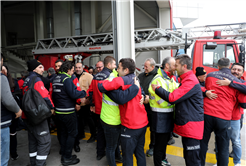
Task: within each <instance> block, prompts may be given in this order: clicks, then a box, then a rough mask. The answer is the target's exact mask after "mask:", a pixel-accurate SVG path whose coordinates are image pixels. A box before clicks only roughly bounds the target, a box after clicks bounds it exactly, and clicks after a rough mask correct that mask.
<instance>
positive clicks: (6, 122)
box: [0, 120, 12, 125]
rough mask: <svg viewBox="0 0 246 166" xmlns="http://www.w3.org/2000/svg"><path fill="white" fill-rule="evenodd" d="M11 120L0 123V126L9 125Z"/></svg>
mask: <svg viewBox="0 0 246 166" xmlns="http://www.w3.org/2000/svg"><path fill="white" fill-rule="evenodd" d="M11 121H12V120H8V121H5V122H2V123H0V124H1V125H5V124H8V123H10V122H11Z"/></svg>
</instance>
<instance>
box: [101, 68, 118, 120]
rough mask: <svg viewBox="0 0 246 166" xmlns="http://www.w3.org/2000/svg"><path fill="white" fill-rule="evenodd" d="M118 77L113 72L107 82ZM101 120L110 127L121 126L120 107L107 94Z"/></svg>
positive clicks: (104, 95) (115, 72) (104, 96)
mask: <svg viewBox="0 0 246 166" xmlns="http://www.w3.org/2000/svg"><path fill="white" fill-rule="evenodd" d="M117 75H118V73H117V71H115V70H113V72H112V73H111V74H110V75H109V77H108V78H107V80H109V81H112V80H113V79H114V78H115V77H117ZM100 118H101V120H102V121H103V122H104V123H106V124H109V125H119V124H121V121H120V110H119V105H118V104H117V103H115V102H114V101H113V100H111V99H110V98H109V97H108V96H107V95H106V94H105V93H103V98H102V109H101V114H100Z"/></svg>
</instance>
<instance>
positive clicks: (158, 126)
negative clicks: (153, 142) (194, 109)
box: [148, 68, 179, 133]
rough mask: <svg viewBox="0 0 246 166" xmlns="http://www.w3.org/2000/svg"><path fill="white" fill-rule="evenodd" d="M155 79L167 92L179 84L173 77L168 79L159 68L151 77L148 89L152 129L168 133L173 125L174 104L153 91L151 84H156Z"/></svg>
mask: <svg viewBox="0 0 246 166" xmlns="http://www.w3.org/2000/svg"><path fill="white" fill-rule="evenodd" d="M157 81H158V82H159V84H160V86H161V87H162V88H163V89H165V90H167V91H168V92H173V91H174V90H175V89H177V88H178V85H179V84H178V83H177V82H176V81H175V80H174V78H172V79H170V78H169V77H168V76H167V74H165V71H163V70H162V69H161V68H159V70H158V74H157V75H156V76H155V77H154V78H153V80H152V81H151V83H150V85H149V89H148V90H149V103H150V107H151V110H152V114H153V116H152V120H153V130H154V131H155V132H157V133H168V132H171V131H172V130H173V126H174V118H173V110H174V105H171V104H170V103H168V102H167V101H165V100H163V99H162V98H160V97H159V96H158V95H157V94H156V93H155V92H154V91H153V89H152V87H151V84H157Z"/></svg>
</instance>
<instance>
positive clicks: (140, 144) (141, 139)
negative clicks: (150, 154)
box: [120, 126, 147, 166]
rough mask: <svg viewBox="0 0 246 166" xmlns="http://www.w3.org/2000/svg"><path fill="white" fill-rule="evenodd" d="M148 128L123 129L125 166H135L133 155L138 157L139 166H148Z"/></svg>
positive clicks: (122, 144)
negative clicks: (146, 135) (146, 137)
mask: <svg viewBox="0 0 246 166" xmlns="http://www.w3.org/2000/svg"><path fill="white" fill-rule="evenodd" d="M146 127H147V126H145V127H143V128H140V129H129V128H127V127H125V126H122V127H121V137H120V139H121V148H122V154H123V166H133V154H135V156H136V159H137V165H138V166H146V159H145V153H144V143H145V133H146Z"/></svg>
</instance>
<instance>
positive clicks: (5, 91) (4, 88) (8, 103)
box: [1, 54, 22, 166]
mask: <svg viewBox="0 0 246 166" xmlns="http://www.w3.org/2000/svg"><path fill="white" fill-rule="evenodd" d="M2 65H3V54H1V69H2ZM13 113H15V116H16V117H15V118H19V117H20V116H21V114H22V110H21V109H20V107H19V106H18V104H17V103H16V101H15V99H14V98H13V96H12V93H11V91H10V87H9V82H8V80H7V77H6V76H5V75H4V74H2V73H1V166H6V165H8V161H9V144H10V137H9V135H10V133H9V132H10V131H9V126H10V125H11V120H12V116H13Z"/></svg>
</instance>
